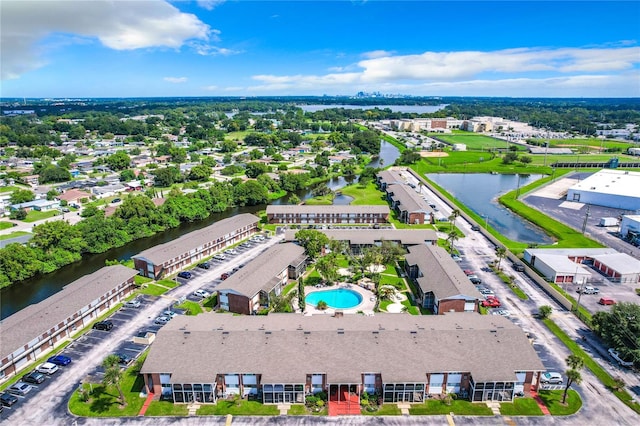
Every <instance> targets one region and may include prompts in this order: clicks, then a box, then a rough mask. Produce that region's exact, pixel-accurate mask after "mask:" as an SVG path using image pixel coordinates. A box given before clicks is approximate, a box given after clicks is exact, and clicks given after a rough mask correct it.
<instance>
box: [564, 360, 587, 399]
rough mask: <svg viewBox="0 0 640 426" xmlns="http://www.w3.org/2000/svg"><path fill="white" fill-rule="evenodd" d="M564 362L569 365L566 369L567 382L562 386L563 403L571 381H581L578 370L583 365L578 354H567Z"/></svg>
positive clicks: (578, 382)
mask: <svg viewBox="0 0 640 426" xmlns="http://www.w3.org/2000/svg"><path fill="white" fill-rule="evenodd" d="M565 362H566V363H567V365H568V366H569V369H568V370H567V373H566V374H567V384H566V386H565V388H564V394H563V395H562V403H563V404H565V403H566V401H567V393H568V392H569V388H570V387H571V385H572V384H573V383H577V384H580V382H582V375H581V374H580V371H579V370H581V369H582V368H583V367H584V359H582V357H580V356H578V355H573V354H572V355H569V356H568V357H567V358H566V359H565Z"/></svg>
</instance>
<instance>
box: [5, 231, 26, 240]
mask: <svg viewBox="0 0 640 426" xmlns="http://www.w3.org/2000/svg"><path fill="white" fill-rule="evenodd" d="M24 235H31V232H26V231H16V232H12V233H10V234H3V235H0V241H2V240H10V239H11V238H18V237H22V236H24Z"/></svg>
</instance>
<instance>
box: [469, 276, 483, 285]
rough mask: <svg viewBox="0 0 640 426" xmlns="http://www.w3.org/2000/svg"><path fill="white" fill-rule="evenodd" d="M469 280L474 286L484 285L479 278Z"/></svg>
mask: <svg viewBox="0 0 640 426" xmlns="http://www.w3.org/2000/svg"><path fill="white" fill-rule="evenodd" d="M469 280H470V281H471V282H472V283H474V284H482V280H481V279H480V278H478V277H474V278H469Z"/></svg>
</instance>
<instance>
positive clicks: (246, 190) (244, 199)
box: [233, 180, 269, 206]
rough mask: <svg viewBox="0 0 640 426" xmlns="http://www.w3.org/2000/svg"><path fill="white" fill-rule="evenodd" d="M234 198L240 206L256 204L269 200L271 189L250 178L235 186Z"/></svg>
mask: <svg viewBox="0 0 640 426" xmlns="http://www.w3.org/2000/svg"><path fill="white" fill-rule="evenodd" d="M233 198H234V201H235V203H236V204H237V205H239V206H255V205H257V204H265V203H266V202H267V201H268V200H269V191H267V188H265V187H264V186H262V185H261V184H260V183H259V182H256V181H255V180H249V181H247V182H244V183H241V184H240V185H237V186H236V187H235V188H234V190H233Z"/></svg>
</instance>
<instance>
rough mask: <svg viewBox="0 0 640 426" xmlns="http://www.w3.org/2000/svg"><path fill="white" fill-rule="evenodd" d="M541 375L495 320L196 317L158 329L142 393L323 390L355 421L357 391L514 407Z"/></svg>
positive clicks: (176, 397)
mask: <svg viewBox="0 0 640 426" xmlns="http://www.w3.org/2000/svg"><path fill="white" fill-rule="evenodd" d="M408 348H411V350H408ZM542 371H544V366H543V364H542V362H541V361H540V359H539V358H538V356H537V354H536V351H535V350H534V348H533V346H532V345H531V343H530V342H529V340H528V339H527V337H526V335H525V334H524V332H523V331H522V330H521V329H520V328H519V327H518V326H517V325H515V324H513V323H512V322H511V321H509V320H508V319H506V318H503V317H500V316H496V315H465V314H447V315H442V316H411V318H410V320H409V318H408V317H407V316H406V315H391V314H376V316H375V317H368V316H363V315H347V316H344V317H333V316H329V315H312V316H302V315H294V314H270V315H268V316H232V315H220V314H215V313H204V314H200V315H197V316H194V317H188V316H178V317H176V318H175V319H173V320H172V321H171V322H170V323H169V324H167V325H166V326H165V327H163V328H162V329H161V330H160V331H159V332H158V335H157V338H156V340H155V342H154V344H153V345H152V347H151V350H150V352H149V355H148V356H147V358H146V360H145V362H144V365H143V366H142V369H141V374H142V375H143V378H144V382H145V385H146V389H147V391H148V392H150V393H153V394H154V395H156V396H157V397H160V395H163V396H164V397H165V398H168V399H170V400H172V401H173V402H174V403H191V402H199V403H212V404H214V403H216V402H217V401H219V400H223V399H226V398H230V397H233V396H234V395H239V396H240V397H242V398H252V399H256V400H258V401H260V402H263V403H265V404H280V403H288V404H289V403H293V404H295V403H299V404H303V403H304V401H305V396H306V395H312V394H316V393H318V392H321V391H324V392H327V394H328V398H329V413H330V414H331V413H336V410H335V407H336V406H339V405H340V404H341V403H345V402H347V403H351V404H353V406H354V407H355V412H354V413H353V414H359V413H360V407H359V400H360V395H362V393H363V392H365V391H366V392H368V393H369V394H374V393H376V394H378V395H380V396H381V397H382V398H383V400H384V401H385V402H389V403H397V402H407V403H412V402H413V403H420V402H423V401H424V400H425V399H426V398H429V397H431V396H435V395H445V394H448V393H456V394H458V395H459V396H460V397H461V398H468V399H470V400H471V401H474V402H475V401H512V400H513V399H514V397H515V395H517V394H520V393H524V395H529V392H530V390H531V388H532V386H533V385H535V384H536V383H537V380H538V377H539V374H540V373H541V372H542Z"/></svg>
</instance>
